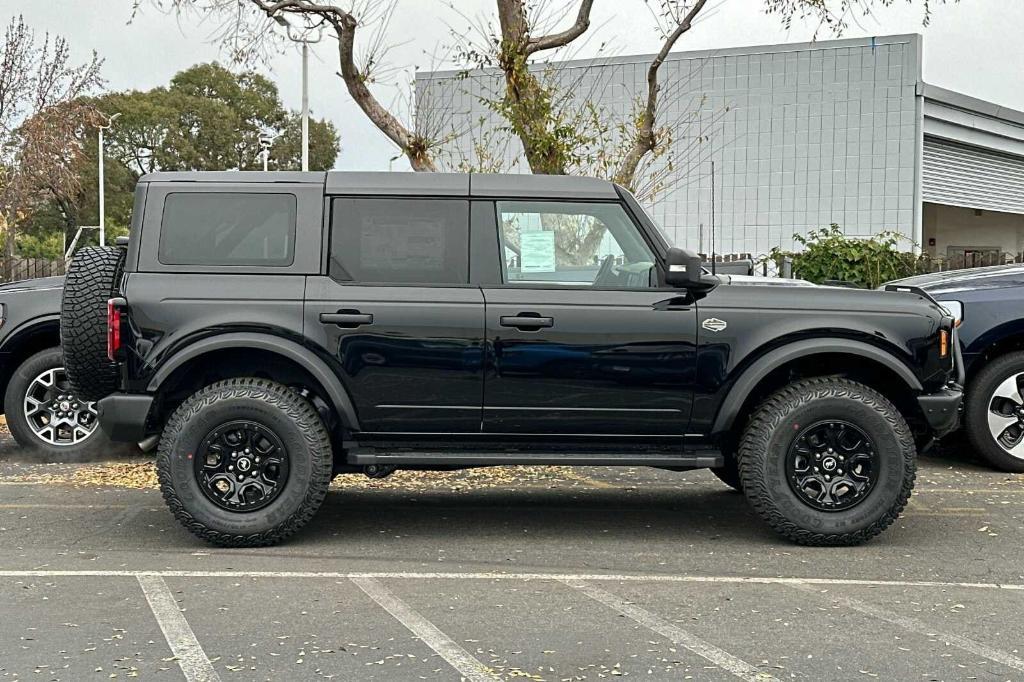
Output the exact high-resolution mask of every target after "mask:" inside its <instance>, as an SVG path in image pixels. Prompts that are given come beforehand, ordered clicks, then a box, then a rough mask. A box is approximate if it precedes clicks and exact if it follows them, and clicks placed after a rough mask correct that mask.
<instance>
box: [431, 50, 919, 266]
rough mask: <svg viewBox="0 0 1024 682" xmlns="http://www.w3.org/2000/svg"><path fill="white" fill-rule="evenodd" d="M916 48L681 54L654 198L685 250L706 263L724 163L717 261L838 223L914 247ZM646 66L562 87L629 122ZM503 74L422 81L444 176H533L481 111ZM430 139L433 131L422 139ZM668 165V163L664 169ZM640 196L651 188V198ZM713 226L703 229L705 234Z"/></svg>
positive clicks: (673, 74)
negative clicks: (475, 165)
mask: <svg viewBox="0 0 1024 682" xmlns="http://www.w3.org/2000/svg"><path fill="white" fill-rule="evenodd" d="M920 54H921V51H920V37H919V36H916V35H909V36H890V37H885V38H875V39H855V40H837V41H827V42H818V43H809V44H793V45H777V46H768V47H754V48H739V49H729V50H717V51H713V52H699V53H676V54H673V55H671V56H670V58H669V60H668V61H666V62H665V64H664V65H663V67H662V70H661V71H660V78H661V82H662V83H663V94H662V107H661V110H660V111H659V116H660V121H661V122H662V123H664V122H672V123H673V124H674V125H676V130H675V131H674V141H673V149H672V153H671V154H669V155H668V157H671V158H672V165H671V167H670V168H666V167H665V166H664V164H663V163H662V165H661V166H660V167H657V166H656V168H655V170H656V171H658V172H659V173H662V174H663V175H664V179H663V184H664V187H663V188H662V189H661V190H659V191H657V192H655V193H654V195H653V196H650V197H646V198H644V203H645V204H646V205H647V207H648V208H649V210H650V211H651V213H652V214H653V215H654V217H655V218H656V219H657V220H658V221H660V222H661V223H662V225H664V227H665V229H666V231H667V232H668V233H669V234H670V235H671V236H673V237H674V239H675V240H676V243H677V244H680V245H683V246H688V247H691V248H701V250H703V251H705V252H707V251H710V246H709V241H708V240H709V237H708V234H709V225H710V222H711V177H710V165H711V164H710V162H711V160H712V159H714V160H715V162H716V164H715V165H716V180H715V185H716V197H715V201H716V221H715V222H716V232H717V239H716V242H717V244H716V248H717V251H719V252H721V253H740V252H747V253H753V254H763V253H766V252H767V251H769V250H770V249H771V248H772V247H774V246H781V247H784V248H789V247H790V246H791V245H792V235H793V233H795V232H796V233H806V232H807V231H809V230H812V229H814V228H817V227H821V226H826V225H828V224H830V223H838V224H839V225H841V226H842V227H843V228H844V230H845V231H846V233H847V234H849V235H872V234H876V233H878V232H880V231H883V230H894V231H898V232H900V233H902V234H905V235H907V236H908V237H912V236H913V235H914V234H915V225H917V224H918V222H919V220H920V217H919V215H918V213H919V211H920V208H919V207H920V199H919V196H918V192H919V188H918V186H917V185H918V176H919V174H918V171H917V169H918V164H919V159H920V154H921V148H920V147H921V144H922V134H921V123H920V121H921V114H920V110H919V98H918V97H917V96H916V95H917V87H918V84H919V82H920V78H921V57H920ZM649 61H650V58H649V57H627V58H618V59H601V60H588V61H573V62H566V63H564V64H561V65H559V66H558V67H557V69H555V70H554V71H553V73H554V74H555V75H554V76H553V77H555V78H558V79H559V82H561V83H564V86H565V88H566V89H567V90H568V91H570V92H572V93H573V95H572V96H573V97H575V98H576V100H577V101H576V104H577V105H582V103H583V102H584V101H586V100H588V99H590V100H596V102H597V103H598V104H599V105H600V106H601V107H602V108H603V109H604V110H605V112H606V113H607V114H609V115H611V116H613V117H618V118H619V119H620V120H622V119H623V117H625V116H627V115H628V113H629V112H630V110H631V109H632V107H633V103H634V102H635V101H636V99H637V98H639V97H642V96H644V95H645V93H646V90H645V87H646V82H645V78H646V69H647V66H648V64H649ZM501 87H502V80H501V78H500V76H499V75H498V74H496V73H494V72H480V71H476V72H469V73H468V74H461V75H459V74H456V73H455V72H436V73H424V74H420V75H418V76H417V81H416V95H417V97H416V99H417V110H418V116H419V121H420V126H421V128H424V126H432V127H433V130H432V131H431V132H435V133H436V131H437V129H438V123H439V122H442V123H443V125H444V126H447V128H446V130H447V131H448V133H449V134H450V139H449V140H448V141H447V142H446V143H445V144H446V145H447V148H446V149H444V150H443V151H444V153H443V154H442V160H443V163H445V164H446V165H448V166H449V167H451V168H457V167H458V166H459V162H460V161H465V160H470V161H474V160H478V159H479V158H480V156H481V154H480V153H479V152H480V150H481V149H483V151H484V154H483V155H484V156H493V157H494V158H496V159H499V160H500V161H501V163H496V164H494V167H493V169H495V170H511V171H512V172H516V171H519V172H528V168H527V167H526V164H525V161H523V159H522V158H521V156H522V150H521V147H520V145H519V143H518V140H515V139H514V138H511V137H510V136H509V135H508V134H507V133H504V132H503V131H502V130H501V126H502V125H503V121H502V120H501V119H500V118H499V117H498V116H497V115H496V114H494V113H493V112H492V111H490V109H489V108H488V107H487V106H486V104H485V103H484V102H483V101H482V99H494V98H495V97H496V96H500V92H501ZM424 129H425V128H424ZM668 157H666V158H668ZM643 184H644V183H641V186H642V185H643ZM701 225H703V229H702V228H701Z"/></svg>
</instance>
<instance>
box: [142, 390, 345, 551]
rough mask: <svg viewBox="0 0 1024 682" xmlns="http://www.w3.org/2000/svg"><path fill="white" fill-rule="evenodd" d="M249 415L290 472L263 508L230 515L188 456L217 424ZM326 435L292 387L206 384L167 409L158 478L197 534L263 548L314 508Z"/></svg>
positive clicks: (321, 488) (326, 456) (325, 472)
mask: <svg viewBox="0 0 1024 682" xmlns="http://www.w3.org/2000/svg"><path fill="white" fill-rule="evenodd" d="M236 419H248V420H253V421H256V422H259V423H261V424H264V425H266V426H267V427H269V428H271V429H272V430H273V431H274V432H275V433H276V434H277V435H278V437H280V438H281V440H282V442H283V443H284V446H285V449H286V451H287V454H288V460H289V468H290V472H289V475H288V479H287V481H286V482H285V484H284V486H285V487H284V489H283V490H282V491H281V493H280V495H279V496H278V497H276V498H275V499H274V500H273V501H272V502H271V503H270V504H268V505H267V506H266V507H263V508H260V509H257V510H256V511H249V512H244V513H240V512H232V511H228V510H225V509H222V508H220V507H218V506H217V505H215V504H214V503H213V502H211V501H210V500H209V499H208V498H207V497H206V496H205V494H204V493H203V491H202V490H201V489H200V488H199V483H198V481H197V480H196V476H195V473H194V469H193V461H192V457H193V453H195V452H196V451H197V450H198V448H199V445H200V444H201V442H202V440H203V439H204V438H205V437H206V436H207V434H209V433H210V431H211V430H212V429H214V428H215V427H216V426H218V425H219V424H222V423H225V422H227V421H231V420H236ZM331 459H332V453H331V438H330V435H329V434H328V433H327V429H326V428H325V427H324V423H323V420H321V419H320V416H319V415H318V414H317V412H316V410H315V409H314V408H313V406H312V405H311V404H310V403H309V402H308V401H307V400H306V399H305V398H303V397H302V396H301V395H299V394H298V393H297V392H295V391H293V390H291V389H290V388H288V387H286V386H283V385H281V384H278V383H275V382H273V381H268V380H266V379H251V378H245V379H227V380H225V381H219V382H217V383H215V384H211V385H210V386H207V387H206V388H204V389H202V390H200V391H199V392H197V393H195V394H193V395H192V396H191V397H190V398H188V399H187V400H185V402H184V403H182V404H181V406H180V407H178V409H177V410H175V411H174V414H173V415H171V418H170V420H169V421H168V422H167V426H166V427H165V428H164V431H163V434H162V435H161V437H160V445H159V448H158V452H157V458H156V469H157V478H158V479H159V481H160V490H161V491H162V492H163V496H164V501H165V502H166V503H167V506H168V507H169V508H170V510H171V512H172V513H173V514H174V517H175V518H176V519H178V521H179V522H181V524H182V525H183V526H185V528H186V529H188V531H189V532H191V533H192V534H193V535H195V536H196V537H198V538H201V539H203V540H206V541H207V542H209V543H211V544H214V545H219V546H222V547H265V546H267V545H273V544H276V543H278V542H281V541H282V540H284V539H285V538H287V537H289V536H290V535H292V534H293V533H295V532H296V531H297V530H299V529H300V528H302V527H303V526H305V525H306V523H308V522H309V520H310V519H312V518H313V516H314V515H315V514H316V512H317V511H318V510H319V509H320V505H321V504H323V501H324V497H325V496H326V495H327V488H328V486H329V485H330V482H331V464H332V461H331Z"/></svg>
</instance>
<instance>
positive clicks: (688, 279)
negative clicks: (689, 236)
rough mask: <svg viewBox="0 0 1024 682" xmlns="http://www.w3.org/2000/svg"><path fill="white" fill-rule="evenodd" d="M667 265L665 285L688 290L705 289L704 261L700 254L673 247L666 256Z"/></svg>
mask: <svg viewBox="0 0 1024 682" xmlns="http://www.w3.org/2000/svg"><path fill="white" fill-rule="evenodd" d="M665 264H666V266H667V267H668V270H667V272H666V273H665V284H667V285H669V286H670V287H683V288H686V289H691V288H703V281H702V278H703V274H704V270H703V267H702V266H703V261H702V260H701V257H700V256H699V255H698V254H696V253H694V252H693V251H690V250H689V249H680V248H678V247H675V246H673V247H672V248H670V249H669V250H668V253H667V254H666V256H665Z"/></svg>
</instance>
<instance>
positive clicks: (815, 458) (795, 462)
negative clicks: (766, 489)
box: [786, 420, 879, 511]
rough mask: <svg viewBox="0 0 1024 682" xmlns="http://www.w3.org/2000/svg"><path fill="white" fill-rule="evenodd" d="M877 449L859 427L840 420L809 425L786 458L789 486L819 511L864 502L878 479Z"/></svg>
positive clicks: (805, 502)
mask: <svg viewBox="0 0 1024 682" xmlns="http://www.w3.org/2000/svg"><path fill="white" fill-rule="evenodd" d="M878 465H879V460H878V451H877V449H876V448H875V445H874V443H873V442H872V441H871V439H870V438H868V435H867V434H866V433H864V431H863V430H861V429H860V428H859V427H858V426H855V425H854V424H851V423H850V422H846V421H840V420H828V421H821V422H818V423H816V424H811V425H810V426H808V427H806V428H805V429H804V430H803V431H801V432H800V433H799V434H797V437H796V438H795V439H794V440H793V443H792V444H791V445H790V446H789V453H788V456H787V457H786V477H787V478H788V480H789V487H790V488H791V489H792V490H793V492H794V493H795V494H796V496H797V497H798V498H800V501H801V502H803V503H804V504H806V505H807V506H809V507H813V508H814V509H819V510H821V511H843V510H845V509H850V508H851V507H855V506H856V505H858V504H860V503H861V502H863V501H864V498H866V497H867V496H868V493H869V492H871V489H872V488H873V487H874V485H875V481H876V480H877V478H878V469H879V466H878Z"/></svg>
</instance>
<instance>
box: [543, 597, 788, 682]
mask: <svg viewBox="0 0 1024 682" xmlns="http://www.w3.org/2000/svg"><path fill="white" fill-rule="evenodd" d="M561 582H563V583H565V584H566V585H568V586H569V587H572V588H575V589H577V590H579V591H580V592H582V593H583V594H585V595H587V596H588V597H590V598H591V599H593V600H594V601H597V602H600V603H601V604H604V605H605V606H607V607H608V608H610V609H612V610H613V611H616V612H618V613H620V614H622V615H623V616H626V617H627V618H631V619H633V620H635V621H636V622H637V623H639V624H640V625H643V626H644V627H645V628H648V629H649V630H653V631H654V632H656V633H658V634H659V635H661V636H662V637H665V638H666V639H668V640H669V641H670V642H672V643H673V644H676V645H678V646H681V647H683V648H685V649H688V650H689V651H691V652H693V653H695V654H697V655H698V656H700V657H701V658H704V659H707V660H708V661H710V662H711V663H713V664H714V665H717V666H718V667H719V668H721V669H722V670H725V671H728V672H730V673H732V674H733V675H735V676H736V677H738V678H740V679H741V680H748V682H771V681H772V680H775V682H778V680H776V678H775V677H773V676H771V675H769V674H768V673H766V672H761V671H759V670H758V669H757V668H755V667H754V666H752V665H750V664H749V663H747V662H746V661H744V660H741V659H739V658H736V657H735V656H733V655H732V654H730V653H729V652H728V651H724V650H722V649H719V648H718V647H716V646H715V645H713V644H709V643H708V642H705V641H704V640H702V639H701V638H699V637H697V636H696V635H693V634H691V633H689V632H687V631H686V630H683V629H682V628H681V627H679V626H678V625H674V624H672V623H669V622H668V621H667V620H664V619H662V618H660V617H659V616H656V615H655V614H653V613H651V612H650V611H648V610H646V609H642V608H640V607H639V606H637V605H635V604H630V603H629V602H627V601H624V600H622V599H621V598H619V597H617V596H615V595H614V594H612V593H611V592H607V591H605V590H603V589H601V588H600V587H598V586H597V585H592V584H590V583H588V582H586V581H584V580H562V581H561Z"/></svg>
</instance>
